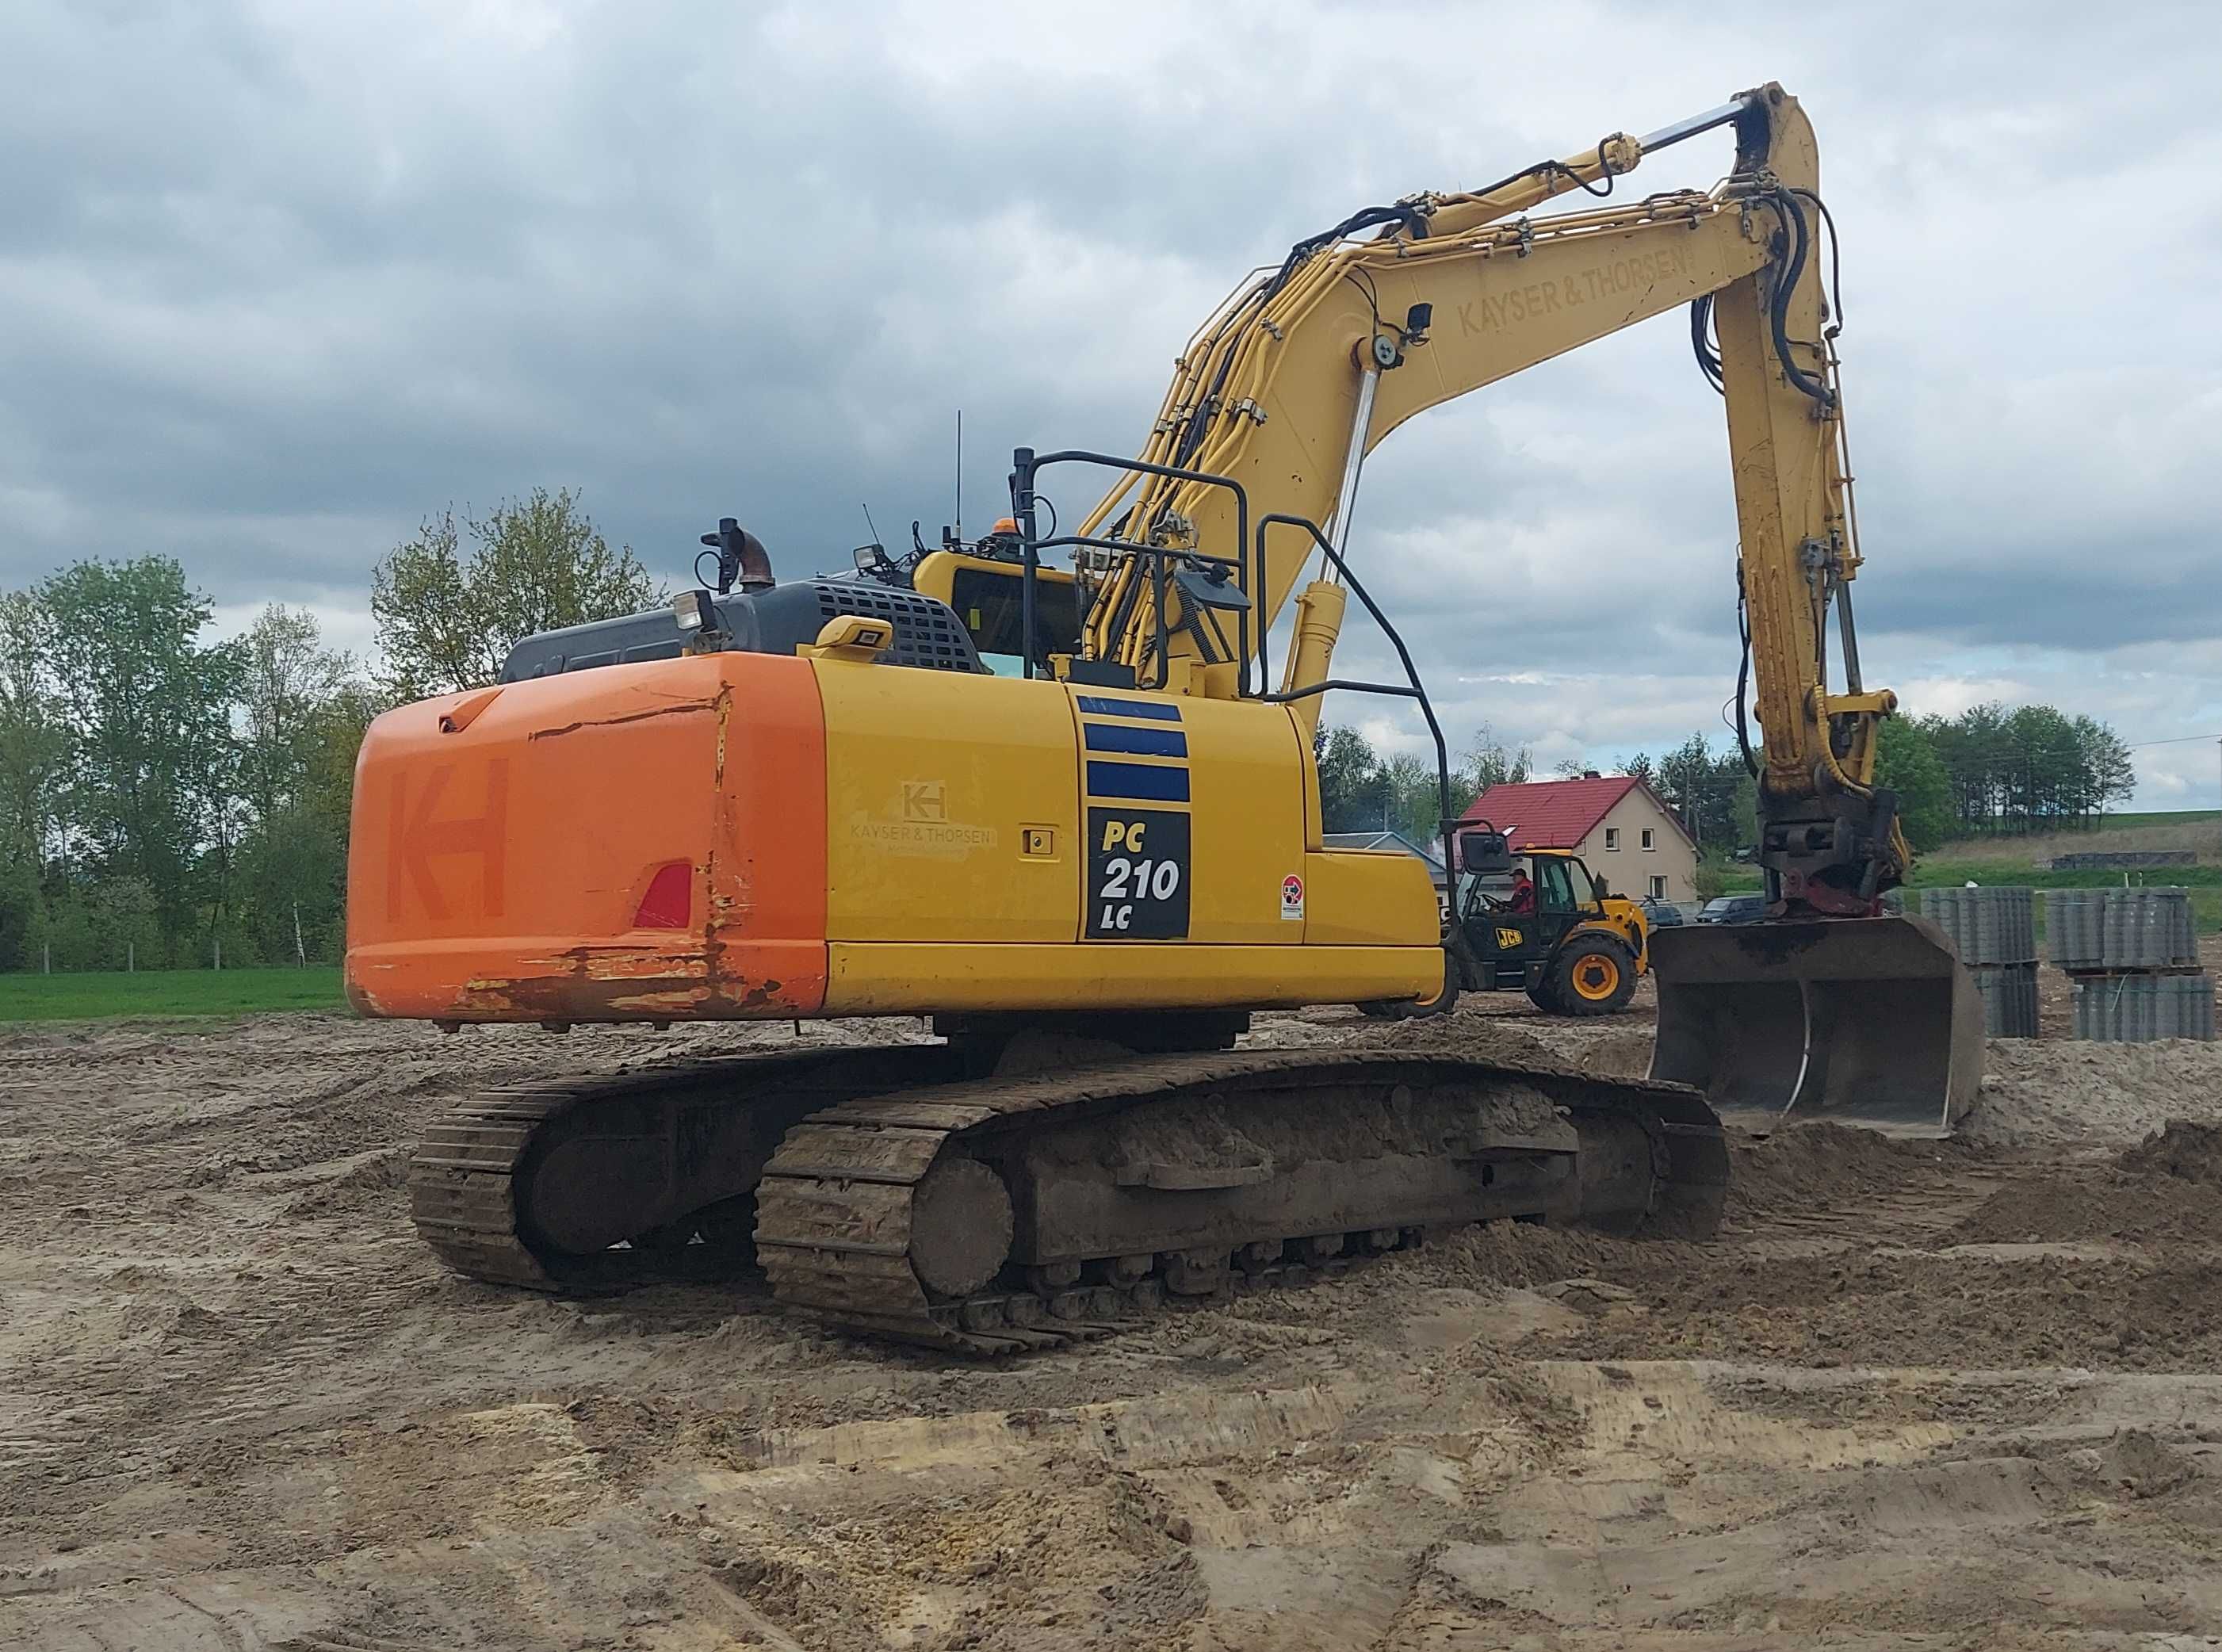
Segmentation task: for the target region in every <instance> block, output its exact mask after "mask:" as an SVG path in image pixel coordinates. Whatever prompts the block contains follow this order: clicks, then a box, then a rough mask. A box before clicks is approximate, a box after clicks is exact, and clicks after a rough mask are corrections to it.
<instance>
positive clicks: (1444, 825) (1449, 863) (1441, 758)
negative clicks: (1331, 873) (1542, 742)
mask: <svg viewBox="0 0 2222 1652" xmlns="http://www.w3.org/2000/svg"><path fill="white" fill-rule="evenodd" d="M1282 526H1286V527H1291V528H1302V530H1303V531H1305V532H1306V533H1308V534H1309V535H1311V537H1312V541H1313V543H1315V544H1316V545H1318V546H1319V548H1320V554H1321V556H1324V557H1326V558H1327V560H1328V562H1330V563H1332V564H1333V565H1334V568H1335V570H1336V571H1337V572H1338V573H1340V575H1342V579H1343V583H1344V584H1346V585H1347V586H1348V587H1350V588H1351V591H1352V592H1353V594H1355V595H1356V596H1357V598H1358V600H1359V601H1360V602H1362V603H1364V604H1365V612H1368V613H1370V614H1371V615H1372V616H1373V623H1374V624H1375V625H1378V626H1380V627H1381V631H1382V634H1383V635H1384V636H1385V637H1387V638H1388V639H1389V644H1390V647H1392V648H1394V649H1395V650H1397V659H1398V660H1400V661H1401V662H1403V667H1404V678H1405V682H1406V684H1407V686H1405V687H1403V688H1399V687H1398V686H1397V685H1396V684H1395V683H1390V682H1351V681H1348V680H1346V679H1343V678H1330V679H1329V680H1328V681H1327V682H1315V683H1314V684H1312V685H1311V687H1309V688H1296V689H1291V690H1290V692H1289V693H1287V694H1263V695H1260V696H1259V698H1260V699H1263V700H1269V701H1271V702H1273V703H1275V704H1279V705H1285V704H1287V703H1288V702H1289V701H1290V700H1303V699H1306V698H1308V697H1309V696H1310V695H1313V694H1325V693H1326V692H1327V691H1328V689H1330V688H1348V689H1352V690H1353V691H1355V692H1357V693H1359V694H1389V695H1392V696H1394V697H1396V698H1397V699H1400V700H1417V701H1418V702H1419V706H1420V715H1421V716H1422V717H1424V718H1426V719H1428V733H1429V734H1431V735H1433V736H1434V741H1435V806H1436V809H1437V813H1436V816H1435V820H1436V825H1437V828H1438V830H1439V831H1440V832H1441V834H1442V839H1443V876H1445V877H1447V878H1449V879H1450V880H1452V886H1453V889H1455V888H1456V884H1457V878H1458V856H1457V849H1456V845H1455V843H1454V841H1453V839H1455V837H1456V835H1457V834H1456V832H1455V831H1454V829H1453V828H1454V827H1455V826H1457V824H1458V823H1457V822H1456V821H1454V820H1452V819H1451V755H1450V748H1449V747H1448V746H1447V745H1446V744H1444V742H1443V725H1441V723H1439V722H1437V721H1436V720H1435V707H1434V702H1433V701H1431V700H1429V699H1428V690H1427V686H1426V685H1425V684H1424V683H1422V682H1421V681H1420V671H1419V668H1418V667H1417V666H1415V665H1414V664H1413V663H1412V653H1411V650H1409V649H1408V648H1406V647H1405V646H1404V639H1403V638H1402V637H1400V636H1398V635H1397V627H1396V626H1394V625H1390V623H1389V616H1388V615H1386V614H1384V613H1383V612H1381V607H1380V605H1379V604H1378V603H1377V602H1375V601H1374V600H1373V599H1372V598H1371V597H1370V596H1368V595H1367V594H1366V592H1365V586H1364V585H1362V584H1361V583H1359V578H1358V575H1355V574H1353V573H1352V572H1351V571H1350V564H1349V563H1347V562H1344V561H1343V559H1342V553H1341V552H1340V551H1338V550H1335V548H1334V546H1333V545H1331V544H1329V543H1328V537H1327V536H1326V535H1325V534H1323V533H1321V531H1320V530H1319V524H1317V523H1316V522H1314V521H1313V520H1312V519H1311V518H1309V517H1302V516H1290V515H1289V514H1288V513H1287V512H1283V511H1276V512H1272V513H1271V515H1268V516H1263V517H1260V518H1258V566H1259V568H1260V569H1261V570H1262V569H1263V568H1265V535H1266V533H1267V531H1269V530H1271V529H1273V528H1277V527H1282Z"/></svg>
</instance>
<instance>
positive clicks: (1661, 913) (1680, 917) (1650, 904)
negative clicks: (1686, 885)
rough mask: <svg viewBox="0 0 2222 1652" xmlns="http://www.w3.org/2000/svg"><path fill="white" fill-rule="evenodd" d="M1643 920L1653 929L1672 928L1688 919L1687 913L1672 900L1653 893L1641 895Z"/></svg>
mask: <svg viewBox="0 0 2222 1652" xmlns="http://www.w3.org/2000/svg"><path fill="white" fill-rule="evenodd" d="M1643 921H1644V922H1646V923H1648V924H1649V925H1650V926H1651V927H1653V928H1654V929H1674V928H1678V927H1680V926H1681V925H1683V924H1685V923H1687V922H1689V921H1690V918H1689V914H1687V913H1685V912H1684V911H1683V910H1682V908H1679V907H1678V906H1676V905H1675V904H1674V903H1673V901H1668V900H1665V899H1663V898H1662V897H1660V896H1659V895H1645V896H1644V897H1643Z"/></svg>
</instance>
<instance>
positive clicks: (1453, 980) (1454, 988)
mask: <svg viewBox="0 0 2222 1652" xmlns="http://www.w3.org/2000/svg"><path fill="white" fill-rule="evenodd" d="M1458 996H1459V978H1458V960H1457V959H1456V958H1453V957H1452V956H1451V953H1450V949H1449V948H1447V947H1446V948H1445V949H1444V950H1443V986H1442V990H1441V992H1438V993H1437V994H1435V996H1434V997H1432V998H1384V999H1379V1000H1377V1001H1375V1002H1372V1003H1370V1004H1360V1005H1359V1007H1358V1008H1359V1011H1360V1013H1362V1014H1367V1015H1371V1016H1372V1017H1374V1018H1375V1019H1376V1020H1377V1021H1424V1020H1426V1019H1427V1018H1428V1016H1430V1015H1445V1014H1449V1013H1450V1011H1451V1009H1452V1008H1453V1006H1454V1005H1456V1004H1457V1002H1458Z"/></svg>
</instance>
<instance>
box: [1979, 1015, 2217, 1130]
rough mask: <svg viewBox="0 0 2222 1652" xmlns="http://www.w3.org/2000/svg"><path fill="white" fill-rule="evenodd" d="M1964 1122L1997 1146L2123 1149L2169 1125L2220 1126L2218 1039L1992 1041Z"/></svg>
mask: <svg viewBox="0 0 2222 1652" xmlns="http://www.w3.org/2000/svg"><path fill="white" fill-rule="evenodd" d="M1985 1065H1986V1070H1987V1075H1988V1076H1987V1077H1985V1078H1984V1080H1983V1090H1982V1096H1981V1098H1980V1100H1979V1101H1978V1102H1976V1105H1975V1108H1974V1111H1973V1112H1972V1113H1971V1114H1970V1115H1968V1118H1967V1119H1966V1121H1964V1122H1963V1123H1962V1126H1961V1134H1962V1137H1963V1138H1964V1139H1965V1140H1969V1141H1974V1142H1978V1143H1980V1144H1982V1145H1984V1146H1994V1147H2037V1146H2061V1145H2063V1144H2067V1143H2071V1142H2072V1143H2074V1144H2077V1145H2079V1146H2105V1147H2126V1146H2131V1144H2133V1143H2135V1142H2137V1141H2140V1140H2144V1137H2146V1136H2147V1135H2149V1134H2151V1133H2152V1132H2154V1131H2156V1130H2158V1129H2160V1128H2162V1126H2163V1125H2165V1124H2167V1123H2168V1122H2169V1121H2170V1120H2172V1119H2181V1120H2185V1121H2193V1122H2200V1123H2214V1124H2222V1043H2217V1044H2198V1043H2193V1042H2191V1041H2189V1040H2183V1039H2168V1040H2162V1041H2161V1042H2159V1043H2156V1044H2087V1043H2079V1042H2074V1041H2065V1040H2050V1039H2047V1040H2042V1041H2039V1040H2033V1039H1993V1040H1991V1042H1990V1045H1989V1046H1988V1048H1987V1051H1986V1052H1985Z"/></svg>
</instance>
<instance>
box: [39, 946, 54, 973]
mask: <svg viewBox="0 0 2222 1652" xmlns="http://www.w3.org/2000/svg"><path fill="white" fill-rule="evenodd" d="M53 972H54V944H53V942H52V941H45V942H41V944H40V946H39V973H40V974H41V975H52V974H53Z"/></svg>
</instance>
